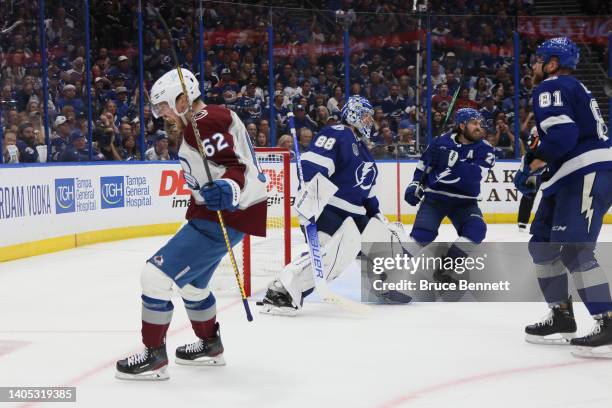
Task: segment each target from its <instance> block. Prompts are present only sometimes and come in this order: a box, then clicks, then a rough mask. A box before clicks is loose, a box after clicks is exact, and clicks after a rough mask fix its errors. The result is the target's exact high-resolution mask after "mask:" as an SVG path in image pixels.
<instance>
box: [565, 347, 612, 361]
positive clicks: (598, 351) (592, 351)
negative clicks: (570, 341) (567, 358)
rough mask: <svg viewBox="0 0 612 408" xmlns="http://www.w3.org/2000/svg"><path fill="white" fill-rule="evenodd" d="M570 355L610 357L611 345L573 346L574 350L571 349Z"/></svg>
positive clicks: (611, 352) (597, 357)
mask: <svg viewBox="0 0 612 408" xmlns="http://www.w3.org/2000/svg"><path fill="white" fill-rule="evenodd" d="M572 356H574V357H578V358H596V359H612V346H600V347H581V346H574V350H572Z"/></svg>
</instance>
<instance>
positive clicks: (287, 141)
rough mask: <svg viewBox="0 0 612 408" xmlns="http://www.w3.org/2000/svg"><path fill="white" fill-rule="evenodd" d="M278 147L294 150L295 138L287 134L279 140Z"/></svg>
mask: <svg viewBox="0 0 612 408" xmlns="http://www.w3.org/2000/svg"><path fill="white" fill-rule="evenodd" d="M276 147H282V148H284V149H288V150H293V138H292V137H291V136H289V135H287V134H285V135H282V136H281V137H279V138H278V143H277V144H276Z"/></svg>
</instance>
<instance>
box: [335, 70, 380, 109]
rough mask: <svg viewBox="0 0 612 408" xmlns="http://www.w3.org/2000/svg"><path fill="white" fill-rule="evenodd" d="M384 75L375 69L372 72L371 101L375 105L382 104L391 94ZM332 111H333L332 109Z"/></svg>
mask: <svg viewBox="0 0 612 408" xmlns="http://www.w3.org/2000/svg"><path fill="white" fill-rule="evenodd" d="M382 79H383V78H382V75H380V74H379V73H378V72H376V71H374V72H372V73H371V74H370V81H371V84H370V90H369V95H370V102H371V103H372V105H374V106H381V105H382V102H383V101H384V100H385V98H386V97H387V96H389V88H387V85H385V84H384V83H383V81H382ZM330 112H332V113H333V111H332V110H331V109H330Z"/></svg>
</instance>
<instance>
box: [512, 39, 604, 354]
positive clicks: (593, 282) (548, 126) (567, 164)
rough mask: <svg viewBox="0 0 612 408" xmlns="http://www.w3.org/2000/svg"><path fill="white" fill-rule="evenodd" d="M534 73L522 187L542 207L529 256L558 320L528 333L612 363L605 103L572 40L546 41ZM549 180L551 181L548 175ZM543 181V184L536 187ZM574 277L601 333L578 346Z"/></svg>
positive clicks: (518, 177) (533, 327) (529, 338)
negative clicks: (599, 255) (602, 236)
mask: <svg viewBox="0 0 612 408" xmlns="http://www.w3.org/2000/svg"><path fill="white" fill-rule="evenodd" d="M536 58H537V59H536V62H535V64H534V66H533V71H534V80H535V81H536V83H537V84H538V85H537V88H536V89H535V90H534V92H533V108H534V114H535V119H536V126H537V128H538V134H539V136H540V143H539V145H538V147H537V148H536V149H535V151H530V152H528V153H527V154H526V155H525V157H524V158H523V162H522V164H521V168H520V169H519V171H518V172H517V173H516V176H515V179H514V183H515V185H516V187H517V188H518V189H519V190H520V191H521V192H522V193H523V194H533V193H535V190H536V186H537V184H538V183H537V182H536V183H534V182H533V179H534V178H536V179H537V178H541V182H542V183H541V186H540V189H541V191H542V200H541V201H540V204H539V207H538V209H537V212H536V215H535V219H534V221H533V223H532V224H531V230H530V233H531V235H532V237H531V240H530V242H529V252H530V254H531V257H532V258H533V262H534V264H535V269H536V274H537V278H538V283H539V285H540V289H541V290H542V293H543V294H544V298H545V300H546V302H547V303H548V305H549V307H550V309H551V310H550V313H549V314H548V315H547V316H546V317H545V318H544V319H543V320H542V321H540V322H538V323H535V324H533V325H530V326H527V327H526V329H525V331H526V333H527V336H526V340H527V341H529V342H533V343H543V344H555V343H556V344H568V343H569V344H571V345H573V346H576V347H575V350H574V351H573V354H574V355H576V356H582V357H607V358H612V298H611V296H610V284H609V282H608V280H607V278H606V275H605V273H604V271H603V270H602V268H601V267H600V266H599V263H598V262H597V259H596V258H595V254H594V250H595V245H596V243H597V237H598V236H599V232H600V230H601V226H602V223H603V217H604V215H605V214H606V212H607V211H608V209H609V208H610V205H611V204H612V186H611V184H610V180H612V144H611V142H610V139H609V138H608V133H607V132H608V129H607V127H606V125H605V122H604V120H603V118H602V116H601V112H600V110H599V106H598V105H597V101H596V100H595V98H594V97H593V95H592V94H591V92H590V91H589V90H588V89H587V88H586V87H585V86H584V85H583V84H582V83H580V82H579V81H578V80H577V79H576V78H574V77H573V76H572V72H573V70H574V69H576V65H577V64H578V61H579V59H580V52H579V49H578V46H577V45H576V44H575V43H574V42H573V41H572V40H570V39H569V38H567V37H559V38H552V39H550V40H546V41H544V42H543V43H542V44H541V45H540V46H539V47H538V48H537V49H536ZM545 170H546V172H545V173H544V171H545ZM536 181H537V180H536ZM568 272H569V273H570V274H571V275H572V278H573V280H574V285H575V286H576V289H577V290H578V294H579V295H580V298H581V299H582V300H583V302H584V304H585V306H586V307H587V309H588V311H589V313H590V314H591V316H593V318H594V319H595V327H594V329H593V331H592V332H591V333H589V334H588V335H586V336H584V337H579V338H574V336H575V333H576V322H575V320H574V313H573V309H572V299H571V297H570V296H569V293H568Z"/></svg>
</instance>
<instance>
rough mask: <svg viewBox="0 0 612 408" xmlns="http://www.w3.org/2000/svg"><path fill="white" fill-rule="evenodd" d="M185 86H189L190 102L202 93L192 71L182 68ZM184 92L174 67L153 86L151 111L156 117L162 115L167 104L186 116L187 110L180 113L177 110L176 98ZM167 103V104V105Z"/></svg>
mask: <svg viewBox="0 0 612 408" xmlns="http://www.w3.org/2000/svg"><path fill="white" fill-rule="evenodd" d="M181 73H182V74H183V79H184V80H185V87H186V88H187V93H188V99H189V103H190V104H191V103H193V101H195V100H196V99H197V98H198V97H199V96H200V95H201V94H200V83H199V82H198V80H197V79H196V77H195V75H193V73H192V72H191V71H189V70H188V69H185V68H181ZM182 93H183V87H182V86H181V81H180V80H179V75H178V71H177V70H176V69H173V70H172V71H168V72H166V73H165V74H164V75H162V76H161V77H160V78H159V79H158V80H157V81H155V83H154V84H153V87H152V88H151V112H152V113H153V116H155V117H156V118H158V117H160V116H162V112H163V109H164V107H165V106H167V107H169V108H170V109H172V111H173V112H174V113H176V114H177V115H179V116H181V117H182V116H184V115H185V113H186V112H183V113H179V112H177V110H176V98H178V96H179V95H181V94H182ZM166 104H167V105H166Z"/></svg>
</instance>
